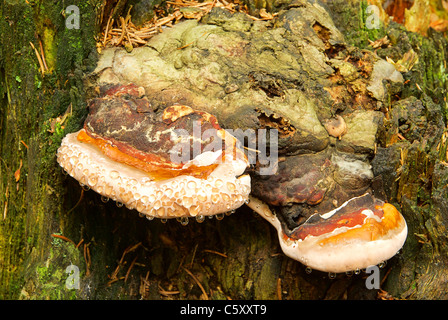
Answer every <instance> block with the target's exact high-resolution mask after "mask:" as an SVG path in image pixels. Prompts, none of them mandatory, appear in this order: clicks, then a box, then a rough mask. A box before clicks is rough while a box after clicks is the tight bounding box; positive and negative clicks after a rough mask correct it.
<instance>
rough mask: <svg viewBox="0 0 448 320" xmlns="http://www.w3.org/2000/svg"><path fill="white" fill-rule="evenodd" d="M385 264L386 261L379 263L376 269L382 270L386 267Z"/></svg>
mask: <svg viewBox="0 0 448 320" xmlns="http://www.w3.org/2000/svg"><path fill="white" fill-rule="evenodd" d="M386 264H387V261H383V262H380V263H379V264H378V268H380V269H382V268H384V267H385V266H386Z"/></svg>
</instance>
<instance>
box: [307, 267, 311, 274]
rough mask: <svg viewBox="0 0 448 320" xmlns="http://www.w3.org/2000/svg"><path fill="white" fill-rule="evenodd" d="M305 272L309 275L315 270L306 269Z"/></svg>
mask: <svg viewBox="0 0 448 320" xmlns="http://www.w3.org/2000/svg"><path fill="white" fill-rule="evenodd" d="M305 272H306V273H307V274H310V273H311V272H313V269H311V268H310V267H306V268H305Z"/></svg>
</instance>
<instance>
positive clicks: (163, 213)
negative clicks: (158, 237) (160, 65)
mask: <svg viewBox="0 0 448 320" xmlns="http://www.w3.org/2000/svg"><path fill="white" fill-rule="evenodd" d="M90 109H91V110H90V111H91V112H90V114H89V116H88V117H87V119H86V121H85V124H84V128H83V129H82V130H80V131H78V132H75V133H71V134H68V135H67V136H66V137H65V138H64V139H63V141H62V144H61V146H60V148H59V149H58V153H57V160H58V163H59V164H60V165H61V166H62V167H63V168H64V170H65V171H67V172H68V173H69V174H70V175H71V176H72V177H73V178H75V179H76V180H78V181H79V182H80V184H82V185H85V186H87V187H89V188H90V189H92V190H94V191H96V192H97V193H99V194H101V195H102V196H104V197H106V198H110V199H112V200H115V201H117V202H118V203H122V204H124V205H126V207H128V208H129V209H136V210H137V211H139V212H140V213H142V214H144V215H146V216H147V217H148V218H150V219H151V218H154V217H156V218H162V219H169V218H179V217H202V216H208V215H216V214H219V213H225V212H228V211H232V210H234V209H237V208H238V207H240V206H241V205H242V204H243V203H244V202H245V201H246V200H247V199H248V196H249V193H250V177H249V175H247V174H244V171H245V170H246V168H247V166H248V164H249V163H248V160H247V158H246V156H245V155H244V153H243V151H242V150H241V149H240V148H239V145H238V143H237V140H236V138H234V137H233V136H231V135H230V134H229V133H227V132H226V131H225V130H224V129H222V128H220V127H219V125H218V122H217V120H216V118H215V117H214V116H212V115H210V114H208V113H206V112H201V111H196V110H193V109H192V108H190V107H187V106H182V105H175V106H170V107H167V108H165V109H164V110H163V112H159V113H154V112H153V111H152V110H151V108H150V106H149V103H148V102H147V100H146V99H145V98H144V97H141V90H138V88H136V87H135V86H132V85H131V86H120V87H119V88H112V89H109V90H108V91H106V93H105V94H104V95H103V96H102V97H101V98H98V99H94V101H93V102H92V103H91V104H90ZM176 130H177V131H176ZM195 130H196V131H195ZM194 131H195V132H194ZM194 143H197V148H196V149H195V148H193V147H192V145H193V144H194ZM190 149H192V150H193V151H197V152H196V153H195V152H191V151H192V150H190ZM179 152H180V153H182V152H183V156H184V157H182V154H180V153H179ZM178 153H179V154H178ZM185 155H187V156H189V157H188V158H185ZM173 159H175V161H173Z"/></svg>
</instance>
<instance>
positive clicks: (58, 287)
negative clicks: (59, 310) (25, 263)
mask: <svg viewBox="0 0 448 320" xmlns="http://www.w3.org/2000/svg"><path fill="white" fill-rule="evenodd" d="M59 240H60V239H59ZM34 254H35V252H34ZM69 266H76V267H77V268H79V270H80V272H79V274H69V272H67V267H69ZM83 268H84V264H83V260H82V254H81V253H80V251H79V250H78V249H76V248H75V246H74V245H73V244H71V243H68V242H65V241H62V240H61V242H58V241H56V242H54V243H53V245H52V246H51V248H50V250H49V254H48V257H47V258H46V260H43V261H40V262H37V263H35V264H33V265H31V266H30V267H29V268H27V270H26V272H25V273H26V274H25V278H27V279H28V281H27V283H26V285H25V286H24V287H23V289H22V293H21V298H31V299H52V300H54V299H57V300H60V299H64V300H66V299H76V298H77V297H78V294H79V292H78V291H79V290H78V291H77V289H75V288H73V289H71V288H70V286H69V285H67V282H68V281H67V279H68V277H69V276H70V277H73V278H75V277H77V276H78V275H79V282H80V286H81V282H82V276H83V271H82V270H83Z"/></svg>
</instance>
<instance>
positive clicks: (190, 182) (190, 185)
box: [187, 181, 196, 189]
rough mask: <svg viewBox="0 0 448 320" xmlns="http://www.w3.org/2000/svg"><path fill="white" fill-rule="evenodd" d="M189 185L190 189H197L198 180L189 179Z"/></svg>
mask: <svg viewBox="0 0 448 320" xmlns="http://www.w3.org/2000/svg"><path fill="white" fill-rule="evenodd" d="M187 187H188V189H195V188H196V182H194V181H188V183H187Z"/></svg>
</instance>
